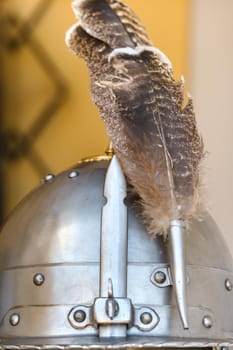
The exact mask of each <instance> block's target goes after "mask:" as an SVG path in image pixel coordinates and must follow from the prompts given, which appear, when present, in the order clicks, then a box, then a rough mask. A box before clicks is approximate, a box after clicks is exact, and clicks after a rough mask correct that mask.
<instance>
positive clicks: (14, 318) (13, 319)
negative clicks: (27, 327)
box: [9, 314, 20, 326]
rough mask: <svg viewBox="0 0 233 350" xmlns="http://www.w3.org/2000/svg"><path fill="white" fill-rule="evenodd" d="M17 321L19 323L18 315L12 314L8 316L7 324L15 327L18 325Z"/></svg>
mask: <svg viewBox="0 0 233 350" xmlns="http://www.w3.org/2000/svg"><path fill="white" fill-rule="evenodd" d="M19 321H20V316H19V314H12V315H11V316H10V319H9V322H10V324H11V326H17V325H18V324H19Z"/></svg>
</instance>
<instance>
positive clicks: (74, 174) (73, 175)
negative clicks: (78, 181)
mask: <svg viewBox="0 0 233 350" xmlns="http://www.w3.org/2000/svg"><path fill="white" fill-rule="evenodd" d="M78 176H79V172H78V171H76V170H73V171H71V172H70V173H69V178H70V179H75V178H76V177H78Z"/></svg>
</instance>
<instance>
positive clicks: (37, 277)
mask: <svg viewBox="0 0 233 350" xmlns="http://www.w3.org/2000/svg"><path fill="white" fill-rule="evenodd" d="M44 281H45V276H44V275H43V274H42V273H37V274H36V275H35V276H34V277H33V283H34V284H35V285H36V286H41V285H42V284H43V283H44Z"/></svg>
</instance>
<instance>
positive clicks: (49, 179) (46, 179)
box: [42, 174, 55, 182]
mask: <svg viewBox="0 0 233 350" xmlns="http://www.w3.org/2000/svg"><path fill="white" fill-rule="evenodd" d="M54 178H55V175H53V174H47V175H46V176H45V177H44V178H43V180H42V182H51V181H53V179H54Z"/></svg>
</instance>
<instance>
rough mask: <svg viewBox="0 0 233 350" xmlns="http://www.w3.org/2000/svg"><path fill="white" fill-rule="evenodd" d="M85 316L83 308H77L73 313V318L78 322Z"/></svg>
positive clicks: (83, 319) (82, 320)
mask: <svg viewBox="0 0 233 350" xmlns="http://www.w3.org/2000/svg"><path fill="white" fill-rule="evenodd" d="M86 317H87V315H86V312H85V311H83V310H77V311H75V313H74V320H75V321H76V322H78V323H82V322H84V321H85V319H86Z"/></svg>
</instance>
